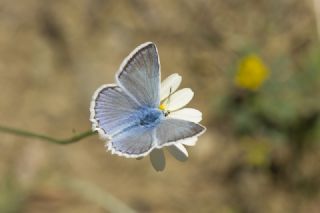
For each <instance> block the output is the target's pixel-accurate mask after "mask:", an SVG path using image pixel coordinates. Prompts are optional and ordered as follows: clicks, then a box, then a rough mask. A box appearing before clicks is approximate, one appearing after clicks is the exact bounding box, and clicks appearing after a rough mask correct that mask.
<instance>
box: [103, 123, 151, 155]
mask: <svg viewBox="0 0 320 213" xmlns="http://www.w3.org/2000/svg"><path fill="white" fill-rule="evenodd" d="M154 141H155V140H154V130H153V129H149V128H143V127H142V126H139V125H137V126H133V127H131V128H128V129H127V130H126V131H123V132H122V133H120V134H118V135H116V136H115V137H113V138H112V139H111V141H110V143H109V144H108V150H111V152H112V153H113V154H118V155H120V156H125V157H129V158H137V157H143V156H146V155H147V154H148V153H149V152H150V151H151V150H152V148H153V147H154Z"/></svg>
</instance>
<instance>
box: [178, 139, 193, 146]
mask: <svg viewBox="0 0 320 213" xmlns="http://www.w3.org/2000/svg"><path fill="white" fill-rule="evenodd" d="M197 140H198V137H192V138H187V139H184V140H181V141H179V142H180V143H181V144H183V145H186V146H194V145H196V142H197Z"/></svg>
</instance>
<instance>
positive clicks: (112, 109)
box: [90, 85, 139, 138]
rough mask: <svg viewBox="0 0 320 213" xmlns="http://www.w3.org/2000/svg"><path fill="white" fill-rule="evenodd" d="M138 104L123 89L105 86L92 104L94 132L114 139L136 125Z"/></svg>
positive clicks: (99, 90)
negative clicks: (114, 136) (116, 135)
mask: <svg viewBox="0 0 320 213" xmlns="http://www.w3.org/2000/svg"><path fill="white" fill-rule="evenodd" d="M138 107H139V106H138V104H137V103H136V102H135V101H134V100H133V99H132V98H131V97H129V96H128V95H127V94H126V93H125V92H124V91H123V89H122V88H120V87H119V86H116V85H104V86H102V87H100V88H99V89H98V90H97V91H96V92H95V94H94V96H93V100H92V102H91V108H90V111H91V121H92V122H93V130H98V131H99V132H100V133H101V134H102V135H103V136H107V137H109V138H110V137H112V136H113V135H115V134H118V133H119V132H122V131H124V130H125V129H126V128H128V127H130V126H134V125H136V123H137V122H138V120H137V119H136V117H135V114H136V111H137V109H138Z"/></svg>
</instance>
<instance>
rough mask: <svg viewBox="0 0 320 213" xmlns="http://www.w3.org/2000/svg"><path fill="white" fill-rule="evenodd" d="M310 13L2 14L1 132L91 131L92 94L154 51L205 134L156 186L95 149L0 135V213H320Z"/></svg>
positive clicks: (58, 4)
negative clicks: (184, 91) (138, 51)
mask: <svg viewBox="0 0 320 213" xmlns="http://www.w3.org/2000/svg"><path fill="white" fill-rule="evenodd" d="M319 13H320V5H319V1H318V0H314V1H313V0H307V1H301V0H282V1H277V0H262V1H254V0H241V1H240V0H239V1H233V0H216V1H213V0H212V1H206V0H199V1H192V0H188V1H182V0H178V1H169V0H164V1H155V0H152V1H145V0H141V1H139V0H134V1H129V0H127V1H126V0H119V1H115V0H113V1H112V0H80V1H79V0H67V1H62V0H56V1H50V0H45V1H43V0H28V1H19V2H18V1H12V0H1V1H0V91H1V95H0V124H1V125H6V126H10V127H16V128H21V129H25V130H28V131H33V132H37V133H42V134H47V135H50V136H53V137H58V138H66V137H70V136H72V135H74V134H77V133H80V132H83V131H86V130H88V129H90V128H91V123H90V122H89V104H90V100H91V96H92V94H93V92H94V91H95V90H96V89H97V88H98V87H99V86H100V85H101V84H105V83H113V82H114V75H115V72H116V71H117V69H118V67H119V65H120V63H121V62H122V60H123V59H124V58H125V57H126V56H127V55H128V54H129V52H131V51H132V50H133V49H134V48H135V47H136V46H138V45H139V44H141V43H143V42H146V41H153V42H155V43H156V44H157V46H158V50H159V54H160V59H161V66H162V78H165V77H166V76H168V75H170V74H172V73H176V72H177V73H179V74H181V75H182V77H183V82H182V88H183V87H191V88H192V89H193V90H194V91H195V97H194V99H193V101H192V102H191V103H190V104H189V106H190V107H194V108H197V109H199V110H201V111H202V112H203V121H202V124H204V125H206V126H207V128H208V130H207V132H206V133H205V134H204V135H203V136H201V137H200V139H199V141H198V143H197V145H196V146H195V147H192V148H189V149H188V151H189V156H190V157H189V160H188V161H187V162H185V163H182V162H179V161H177V160H175V159H174V158H173V157H172V156H171V155H169V154H168V153H166V156H167V166H166V170H165V171H164V172H155V171H154V170H153V168H152V167H151V165H150V162H149V158H145V159H143V160H139V161H138V160H135V159H125V158H121V157H118V156H115V155H111V154H110V153H106V151H105V148H104V142H103V141H102V140H100V139H99V137H98V136H96V135H95V136H92V137H90V138H86V139H83V140H82V141H80V142H78V143H75V144H70V145H65V146H63V145H56V144H50V143H47V142H43V141H40V140H36V139H28V138H23V137H17V136H13V135H10V134H5V133H1V132H0V135H1V140H0V212H1V213H11V212H26V213H38V212H39V213H40V212H41V213H42V212H54V213H56V212H58V213H60V212H63V213H64V212H66V213H70V212H71V213H72V212H77V213H81V212H97V213H99V212H130V211H131V212H133V211H137V212H156V213H157V212H221V213H238V212H239V213H240V212H241V213H242V212H279V213H280V212H281V213H286V212H311V213H312V212H320V194H319V187H320V165H319V162H320V149H319V142H320V141H319V140H320V118H319V113H320V93H319V91H320V48H319V47H320V46H319V39H320V34H319V33H320V25H319V24H320V23H319V22H320V15H319ZM317 17H318V20H317ZM317 26H318V27H319V28H317ZM129 208H130V209H131V210H129Z"/></svg>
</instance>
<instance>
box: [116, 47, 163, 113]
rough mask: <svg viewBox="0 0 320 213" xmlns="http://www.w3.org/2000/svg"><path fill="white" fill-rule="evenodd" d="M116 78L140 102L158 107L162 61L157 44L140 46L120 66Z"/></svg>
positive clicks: (143, 104) (147, 105)
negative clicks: (160, 60)
mask: <svg viewBox="0 0 320 213" xmlns="http://www.w3.org/2000/svg"><path fill="white" fill-rule="evenodd" d="M116 80H117V82H118V84H119V86H120V87H121V88H123V89H124V90H125V92H126V93H127V94H128V95H130V96H131V97H132V98H133V99H134V100H136V102H137V103H138V104H140V105H141V106H144V107H156V108H158V106H159V104H160V62H159V56H158V51H157V48H156V46H155V44H153V43H151V42H147V43H144V44H142V45H140V46H138V47H137V48H136V49H135V50H134V51H133V52H132V53H131V54H130V55H129V56H128V57H127V58H126V59H125V60H124V61H123V62H122V65H121V66H120V70H119V72H118V74H117V76H116Z"/></svg>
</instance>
